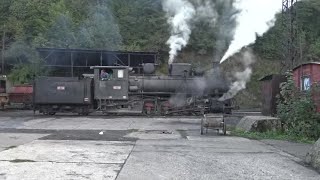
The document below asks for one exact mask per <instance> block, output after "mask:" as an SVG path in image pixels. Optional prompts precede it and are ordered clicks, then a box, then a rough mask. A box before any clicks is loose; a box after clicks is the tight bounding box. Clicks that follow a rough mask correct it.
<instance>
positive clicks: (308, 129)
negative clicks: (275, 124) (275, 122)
mask: <svg viewBox="0 0 320 180" xmlns="http://www.w3.org/2000/svg"><path fill="white" fill-rule="evenodd" d="M315 88H318V87H313V88H312V90H311V91H309V92H301V91H299V90H298V89H297V88H296V87H295V84H294V81H293V78H292V74H288V81H287V82H286V83H283V84H282V85H281V92H280V97H281V98H279V103H278V107H277V110H278V117H279V118H280V119H281V121H282V122H283V124H284V126H283V127H284V129H283V130H284V131H285V132H286V133H288V134H289V135H292V136H299V137H307V138H311V139H317V138H319V136H320V116H319V114H318V113H317V112H316V106H315V103H314V101H313V100H312V94H313V92H314V90H315Z"/></svg>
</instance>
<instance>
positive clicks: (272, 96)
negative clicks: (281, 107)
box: [260, 74, 287, 116]
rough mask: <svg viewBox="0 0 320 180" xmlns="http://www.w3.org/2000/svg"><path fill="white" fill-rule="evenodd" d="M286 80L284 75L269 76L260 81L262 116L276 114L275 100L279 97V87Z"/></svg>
mask: <svg viewBox="0 0 320 180" xmlns="http://www.w3.org/2000/svg"><path fill="white" fill-rule="evenodd" d="M286 80H287V78H286V77H285V76H284V75H278V74H271V75H268V76H265V77H263V78H261V79H260V82H261V94H262V108H261V110H262V114H263V115H265V116H274V115H276V114H277V100H278V98H277V97H278V95H280V85H281V83H283V82H285V81H286Z"/></svg>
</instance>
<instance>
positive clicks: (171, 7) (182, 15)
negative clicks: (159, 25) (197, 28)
mask: <svg viewBox="0 0 320 180" xmlns="http://www.w3.org/2000/svg"><path fill="white" fill-rule="evenodd" d="M162 5H163V10H164V11H165V12H166V13H167V16H168V23H169V24H170V26H171V37H170V38H169V40H168V41H167V44H168V45H169V46H170V52H169V64H172V63H173V62H174V59H175V57H176V56H177V53H178V51H181V49H182V48H183V47H185V46H186V45H187V44H188V41H189V39H190V34H191V32H192V30H191V21H192V19H193V18H194V16H195V14H196V10H195V8H194V6H193V5H192V4H191V3H190V2H189V1H187V0H163V2H162Z"/></svg>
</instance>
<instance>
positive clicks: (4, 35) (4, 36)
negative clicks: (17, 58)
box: [1, 25, 6, 74]
mask: <svg viewBox="0 0 320 180" xmlns="http://www.w3.org/2000/svg"><path fill="white" fill-rule="evenodd" d="M5 41H6V25H3V35H2V50H1V74H4V73H5V72H4V51H5V45H6V44H5V43H6V42H5Z"/></svg>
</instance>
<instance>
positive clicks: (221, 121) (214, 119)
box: [200, 114, 227, 135]
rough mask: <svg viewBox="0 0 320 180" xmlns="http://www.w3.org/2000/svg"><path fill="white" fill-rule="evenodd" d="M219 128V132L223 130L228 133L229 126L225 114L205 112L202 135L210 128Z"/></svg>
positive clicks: (202, 121)
mask: <svg viewBox="0 0 320 180" xmlns="http://www.w3.org/2000/svg"><path fill="white" fill-rule="evenodd" d="M209 129H212V130H217V132H218V134H219V133H220V132H222V134H223V135H226V134H227V126H226V122H225V115H224V114H205V115H204V116H203V118H202V119H201V131H200V132H201V135H203V134H204V133H208V130H209Z"/></svg>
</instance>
